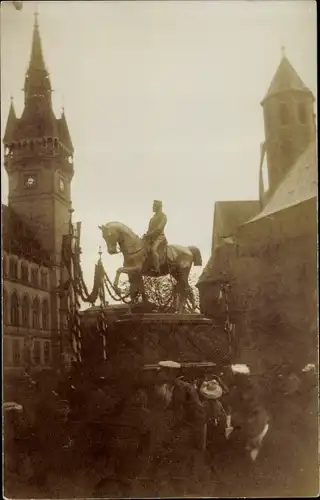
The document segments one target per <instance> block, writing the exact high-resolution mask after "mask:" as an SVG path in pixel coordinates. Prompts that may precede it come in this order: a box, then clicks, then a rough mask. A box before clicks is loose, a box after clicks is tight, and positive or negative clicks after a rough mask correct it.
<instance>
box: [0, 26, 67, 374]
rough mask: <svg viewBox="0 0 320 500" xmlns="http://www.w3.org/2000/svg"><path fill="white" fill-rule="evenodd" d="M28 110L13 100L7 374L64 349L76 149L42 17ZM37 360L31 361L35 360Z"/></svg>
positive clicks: (6, 216)
mask: <svg viewBox="0 0 320 500" xmlns="http://www.w3.org/2000/svg"><path fill="white" fill-rule="evenodd" d="M23 91H24V109H23V111H22V115H21V117H20V118H18V117H17V116H16V113H15V109H14V104H13V100H11V105H10V110H9V115H8V120H7V125H6V130H5V134H4V138H3V144H4V167H5V170H6V172H7V175H8V180H9V195H8V206H5V205H3V206H2V220H3V224H2V230H3V322H4V331H3V346H4V366H5V369H13V370H15V371H19V369H21V368H22V367H23V366H24V365H25V364H26V363H28V362H30V361H31V363H32V364H33V365H34V366H45V365H50V364H52V363H53V362H54V361H55V359H57V356H58V351H59V349H60V335H61V324H63V322H65V318H62V317H61V315H60V302H59V293H58V287H59V284H60V278H61V273H62V267H61V245H62V238H63V235H64V234H66V233H67V232H68V224H69V218H70V209H71V182H72V178H73V174H74V169H73V153H74V150H73V145H72V142H71V137H70V134H69V130H68V125H67V121H66V117H65V114H64V112H62V114H61V117H60V118H56V116H55V114H54V112H53V109H52V87H51V82H50V77H49V73H48V71H47V69H46V65H45V61H44V57H43V52H42V43H41V38H40V30H39V25H38V20H37V16H36V17H35V23H34V27H33V36H32V46H31V57H30V61H29V66H28V69H27V72H26V75H25V82H24V89H23ZM30 358H31V359H30Z"/></svg>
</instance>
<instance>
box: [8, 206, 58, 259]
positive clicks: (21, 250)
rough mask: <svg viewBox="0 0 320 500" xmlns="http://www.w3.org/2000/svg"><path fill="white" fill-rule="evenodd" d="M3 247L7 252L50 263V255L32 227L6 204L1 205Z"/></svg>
mask: <svg viewBox="0 0 320 500" xmlns="http://www.w3.org/2000/svg"><path fill="white" fill-rule="evenodd" d="M2 234H3V249H4V250H5V251H6V252H8V253H9V254H10V253H11V254H14V255H17V256H19V257H23V258H25V259H26V260H32V261H35V262H37V263H38V264H43V265H46V266H49V265H50V260H51V259H50V255H49V253H48V252H47V251H46V250H44V249H43V248H42V246H41V244H40V242H39V241H38V240H37V238H36V236H35V235H34V233H33V231H32V229H31V228H30V227H29V226H27V224H25V223H24V222H23V221H22V220H21V219H20V217H19V216H18V215H17V214H16V213H15V212H14V211H13V210H12V208H10V207H8V206H7V205H2Z"/></svg>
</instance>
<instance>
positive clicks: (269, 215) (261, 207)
mask: <svg viewBox="0 0 320 500" xmlns="http://www.w3.org/2000/svg"><path fill="white" fill-rule="evenodd" d="M313 103H314V97H313V95H312V93H311V91H310V90H309V89H308V88H307V87H306V86H305V85H304V83H303V82H302V80H301V79H300V77H299V76H298V75H297V73H296V71H295V70H294V69H293V67H292V65H291V64H290V62H289V61H288V59H287V58H286V57H285V56H283V57H282V60H281V62H280V65H279V67H278V69H277V71H276V74H275V76H274V78H273V80H272V83H271V85H270V87H269V90H268V92H267V95H266V97H265V98H264V99H263V101H262V107H263V117H264V124H265V141H264V143H263V147H262V148H261V155H262V157H261V162H260V168H261V165H262V164H263V161H264V158H265V157H266V160H267V169H268V179H269V187H268V190H266V191H265V190H264V189H259V191H260V199H259V200H257V202H256V204H255V203H254V202H251V204H250V205H249V204H248V203H249V202H246V201H244V202H222V203H221V202H220V203H216V205H215V217H214V230H213V245H212V256H211V258H210V261H209V262H208V264H207V266H206V268H205V270H204V272H203V274H202V276H201V277H200V279H199V282H198V287H199V292H200V301H201V304H202V311H203V312H204V313H205V314H208V315H213V316H214V315H215V314H216V311H218V312H219V301H218V293H219V284H220V283H221V282H224V281H227V282H229V283H231V286H232V291H233V294H232V295H233V315H234V319H235V321H236V323H237V327H238V329H237V331H238V335H239V336H240V337H241V341H242V356H243V358H244V359H245V360H246V361H247V362H253V363H256V362H257V361H258V362H259V360H260V361H261V362H262V364H265V365H267V364H268V363H269V364H270V363H271V364H272V363H277V362H279V363H283V362H286V363H289V364H290V363H292V362H294V363H298V364H299V363H307V362H315V359H316V352H317V330H318V327H317V309H318V308H317V168H316V166H317V144H316V126H315V115H314V111H313ZM260 179H261V176H260ZM243 207H245V209H246V210H247V209H249V211H250V210H253V211H255V212H256V213H253V212H252V213H251V215H250V214H248V217H247V220H245V219H244V218H243V217H242V219H243V220H239V216H241V214H243ZM239 214H240V215H239ZM240 218H241V217H240Z"/></svg>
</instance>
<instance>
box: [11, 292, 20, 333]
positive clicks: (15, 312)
mask: <svg viewBox="0 0 320 500" xmlns="http://www.w3.org/2000/svg"><path fill="white" fill-rule="evenodd" d="M10 306H11V307H10V322H11V325H13V326H19V323H20V321H19V319H20V318H19V298H18V295H17V292H16V291H14V292H13V293H12V295H11V304H10Z"/></svg>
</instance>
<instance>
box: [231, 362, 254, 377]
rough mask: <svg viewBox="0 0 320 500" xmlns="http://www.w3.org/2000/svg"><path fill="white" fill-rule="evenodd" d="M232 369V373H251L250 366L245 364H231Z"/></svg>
mask: <svg viewBox="0 0 320 500" xmlns="http://www.w3.org/2000/svg"><path fill="white" fill-rule="evenodd" d="M231 370H232V373H241V374H243V375H249V374H250V368H249V366H248V365H244V364H235V365H231Z"/></svg>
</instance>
